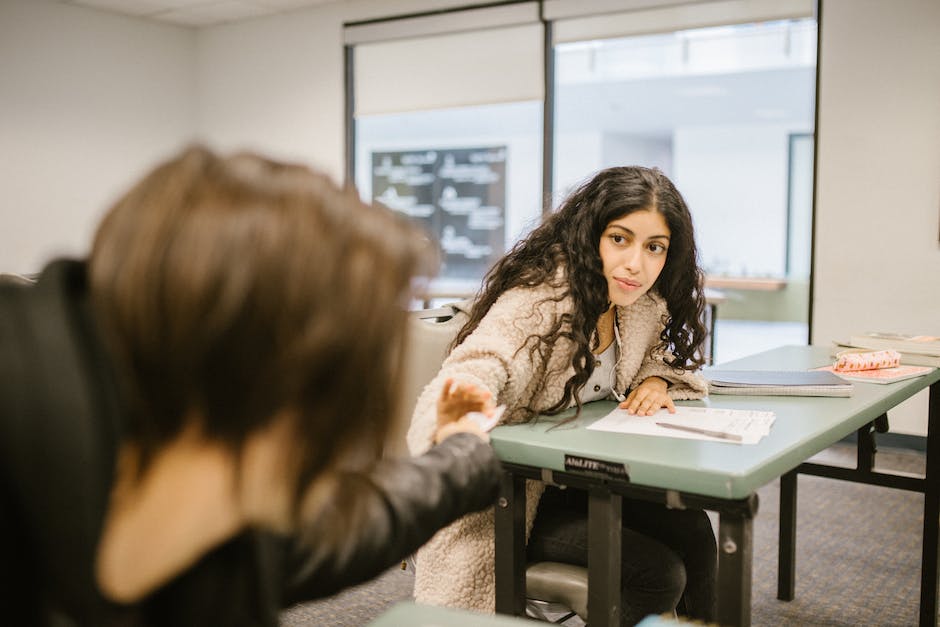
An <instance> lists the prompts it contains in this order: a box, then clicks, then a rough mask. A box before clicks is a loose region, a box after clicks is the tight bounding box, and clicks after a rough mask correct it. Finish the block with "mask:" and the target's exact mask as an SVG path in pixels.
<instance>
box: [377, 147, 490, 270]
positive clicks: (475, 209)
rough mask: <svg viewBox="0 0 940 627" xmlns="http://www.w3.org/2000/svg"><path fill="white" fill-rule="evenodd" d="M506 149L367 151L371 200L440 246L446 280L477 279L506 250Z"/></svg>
mask: <svg viewBox="0 0 940 627" xmlns="http://www.w3.org/2000/svg"><path fill="white" fill-rule="evenodd" d="M506 152H507V151H506V146H489V147H483V148H443V149H442V148H434V149H429V150H408V151H399V152H373V153H372V200H373V201H374V202H379V203H382V204H384V205H386V206H387V207H389V208H391V209H394V210H395V211H400V212H402V213H404V214H406V215H408V216H409V217H411V218H412V219H413V220H416V221H417V222H419V223H420V224H421V225H422V226H424V228H426V229H427V230H428V232H429V234H430V235H431V237H433V238H434V239H435V240H436V241H438V242H439V243H440V245H441V251H442V255H443V259H442V261H443V265H442V267H441V272H440V274H439V276H440V277H441V278H445V279H477V280H478V279H480V278H481V277H482V276H483V274H484V273H485V272H486V271H487V270H488V269H489V267H490V266H491V265H492V264H493V263H494V262H495V261H496V260H497V259H499V258H500V257H501V256H502V255H503V253H504V252H505V246H506V214H505V210H506Z"/></svg>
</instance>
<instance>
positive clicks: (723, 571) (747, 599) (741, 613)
mask: <svg viewBox="0 0 940 627" xmlns="http://www.w3.org/2000/svg"><path fill="white" fill-rule="evenodd" d="M753 553H754V521H753V519H752V518H751V517H749V516H742V515H741V514H736V513H726V512H722V513H721V514H720V516H719V518H718V621H717V622H718V624H720V625H725V626H734V627H749V626H750V624H751V568H752V564H753V561H754V560H753V557H754V555H753Z"/></svg>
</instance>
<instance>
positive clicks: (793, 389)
mask: <svg viewBox="0 0 940 627" xmlns="http://www.w3.org/2000/svg"><path fill="white" fill-rule="evenodd" d="M702 374H704V375H705V378H706V379H707V380H708V392H709V394H735V395H741V396H852V392H853V391H854V390H855V386H853V385H852V384H851V383H849V382H848V381H846V380H845V379H842V378H841V377H837V376H836V375H834V374H832V373H831V372H826V371H822V370H725V369H722V368H709V369H706V370H703V371H702Z"/></svg>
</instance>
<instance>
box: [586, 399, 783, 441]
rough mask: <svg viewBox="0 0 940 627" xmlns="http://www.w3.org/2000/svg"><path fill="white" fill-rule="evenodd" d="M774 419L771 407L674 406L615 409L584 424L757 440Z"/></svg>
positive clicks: (660, 433) (700, 437)
mask: <svg viewBox="0 0 940 627" xmlns="http://www.w3.org/2000/svg"><path fill="white" fill-rule="evenodd" d="M775 419H776V414H774V412H772V411H758V410H747V409H723V408H720V407H676V413H674V414H670V413H669V411H668V410H665V409H661V410H659V411H658V412H657V413H655V414H653V415H652V416H633V415H631V414H628V413H627V411H626V410H625V409H615V410H613V411H612V412H610V413H609V414H607V415H606V416H604V417H603V418H601V419H600V420H597V421H596V422H594V423H593V424H591V425H590V426H588V427H587V428H588V429H594V430H596V431H613V432H615V433H632V434H637V435H657V436H666V437H670V438H686V439H690V440H706V441H709V442H729V443H732V444H757V443H758V442H759V441H760V440H761V438H763V437H764V436H765V435H767V434H768V433H770V426H771V425H772V424H773V422H774V420H775ZM657 422H659V423H667V424H671V425H677V426H680V427H690V428H696V429H704V430H707V431H715V432H723V433H730V434H734V435H737V436H741V440H740V441H733V440H729V439H725V438H720V437H713V436H710V435H706V434H704V433H692V432H690V431H680V430H678V429H670V428H668V427H661V426H659V425H658V424H656V423H657Z"/></svg>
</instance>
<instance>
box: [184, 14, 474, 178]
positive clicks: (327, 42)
mask: <svg viewBox="0 0 940 627" xmlns="http://www.w3.org/2000/svg"><path fill="white" fill-rule="evenodd" d="M484 3H485V1H484V0H394V2H389V1H387V0H358V1H352V2H343V3H328V4H324V5H321V6H316V7H313V8H308V9H301V10H297V11H291V12H289V13H282V14H279V15H273V16H270V17H265V18H260V19H256V20H250V21H246V22H240V23H234V24H227V25H221V26H216V27H211V28H207V29H203V30H201V31H200V33H199V43H198V54H197V66H198V78H199V80H198V84H199V92H198V97H197V103H198V107H199V115H198V117H199V128H200V131H201V133H202V136H203V137H204V138H205V139H206V140H207V141H208V142H209V143H210V144H211V145H212V146H214V147H217V148H220V149H229V148H242V147H244V148H256V149H262V150H264V151H265V152H268V153H269V154H273V155H276V156H281V157H284V158H294V159H299V160H301V161H305V162H307V163H308V164H310V165H312V166H314V167H317V168H319V169H321V170H323V171H325V172H327V173H328V174H330V175H331V176H333V177H334V178H335V179H336V180H337V181H341V180H342V179H343V178H344V172H345V169H346V167H345V138H344V133H345V131H344V128H345V127H344V124H345V120H344V116H345V113H344V106H345V105H344V103H345V99H344V92H343V89H344V87H343V23H344V22H353V21H357V20H365V19H373V18H377V17H386V16H390V15H396V14H399V15H401V14H409V13H415V12H419V11H427V10H429V9H435V10H437V9H444V8H447V7H449V6H467V5H473V4H484Z"/></svg>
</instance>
